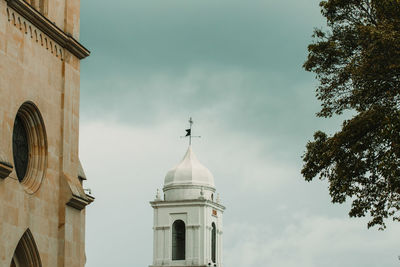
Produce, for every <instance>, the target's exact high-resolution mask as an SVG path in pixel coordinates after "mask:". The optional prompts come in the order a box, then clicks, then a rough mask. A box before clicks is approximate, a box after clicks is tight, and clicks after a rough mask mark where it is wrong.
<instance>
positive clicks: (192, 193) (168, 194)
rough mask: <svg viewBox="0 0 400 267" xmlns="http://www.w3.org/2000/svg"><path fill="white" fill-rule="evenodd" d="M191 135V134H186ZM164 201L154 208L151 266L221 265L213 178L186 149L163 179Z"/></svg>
mask: <svg viewBox="0 0 400 267" xmlns="http://www.w3.org/2000/svg"><path fill="white" fill-rule="evenodd" d="M189 134H190V132H189ZM163 191H164V198H163V199H162V198H161V195H160V193H159V192H158V193H157V196H156V199H155V200H154V201H152V202H150V203H151V206H152V207H153V209H154V226H153V230H154V240H153V243H154V250H153V265H151V266H150V267H161V266H174V267H176V266H186V267H206V266H218V267H221V266H222V214H223V212H224V210H225V207H224V206H222V205H221V204H220V201H219V196H216V195H215V185H214V177H213V175H212V174H211V172H210V171H209V170H208V169H207V168H206V167H204V166H203V165H202V164H201V163H200V162H199V161H198V160H197V158H196V156H195V154H194V153H193V151H192V148H191V146H189V148H188V150H187V152H186V154H185V156H184V158H183V160H182V162H181V163H179V164H178V165H177V166H176V167H175V168H173V169H172V170H170V171H169V172H168V173H167V175H166V176H165V181H164V188H163Z"/></svg>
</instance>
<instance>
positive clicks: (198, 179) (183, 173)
mask: <svg viewBox="0 0 400 267" xmlns="http://www.w3.org/2000/svg"><path fill="white" fill-rule="evenodd" d="M176 186H178V187H180V186H185V187H192V186H194V187H205V188H209V189H215V185H214V177H213V175H212V174H211V172H210V171H209V170H208V169H207V168H206V167H204V165H202V164H201V163H200V162H199V160H198V159H197V157H196V156H195V154H194V153H193V151H192V147H191V146H189V148H188V150H187V151H186V154H185V156H184V157H183V159H182V161H181V162H180V163H179V164H178V165H177V166H176V167H175V168H173V169H172V170H170V171H169V172H168V173H167V175H166V176H165V180H164V191H165V190H166V189H168V188H173V187H176Z"/></svg>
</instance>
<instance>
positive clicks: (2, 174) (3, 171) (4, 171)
mask: <svg viewBox="0 0 400 267" xmlns="http://www.w3.org/2000/svg"><path fill="white" fill-rule="evenodd" d="M12 171H13V166H12V165H11V164H10V163H7V162H2V161H0V178H1V179H5V178H7V177H8V176H9V175H10V173H11V172H12Z"/></svg>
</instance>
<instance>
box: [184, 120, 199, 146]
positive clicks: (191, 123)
mask: <svg viewBox="0 0 400 267" xmlns="http://www.w3.org/2000/svg"><path fill="white" fill-rule="evenodd" d="M193 123H194V122H193V119H192V117H190V118H189V129H186V135H185V136H181V138H183V137H189V146H191V145H192V137H198V138H200V137H201V136H199V135H197V136H196V135H192V125H193Z"/></svg>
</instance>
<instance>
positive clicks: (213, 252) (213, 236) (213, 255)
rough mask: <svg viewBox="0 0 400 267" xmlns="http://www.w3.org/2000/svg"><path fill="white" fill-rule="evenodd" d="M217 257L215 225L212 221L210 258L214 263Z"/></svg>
mask: <svg viewBox="0 0 400 267" xmlns="http://www.w3.org/2000/svg"><path fill="white" fill-rule="evenodd" d="M216 259H217V227H216V226H215V223H212V230H211V260H212V261H213V262H214V263H216Z"/></svg>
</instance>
